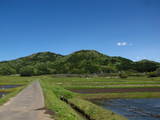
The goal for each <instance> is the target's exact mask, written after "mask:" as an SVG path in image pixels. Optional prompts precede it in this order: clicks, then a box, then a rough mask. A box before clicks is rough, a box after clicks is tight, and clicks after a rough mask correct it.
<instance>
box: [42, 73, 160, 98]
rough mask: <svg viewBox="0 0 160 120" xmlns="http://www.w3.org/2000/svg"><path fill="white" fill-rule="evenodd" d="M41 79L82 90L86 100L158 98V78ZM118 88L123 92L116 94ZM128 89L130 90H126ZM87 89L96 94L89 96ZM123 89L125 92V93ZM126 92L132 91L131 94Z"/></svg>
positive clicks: (159, 80)
mask: <svg viewBox="0 0 160 120" xmlns="http://www.w3.org/2000/svg"><path fill="white" fill-rule="evenodd" d="M41 79H43V80H49V81H50V84H53V85H57V86H61V87H64V88H65V89H68V90H73V91H74V90H75V91H76V90H79V91H81V90H82V91H83V92H84V93H85V94H80V95H81V97H84V98H86V99H90V98H91V99H92V98H93V99H97V98H98V99H101V98H148V97H160V90H159V89H160V77H156V78H148V77H129V78H127V79H121V78H109V77H94V78H77V77H52V76H43V77H42V78H41ZM109 88H110V89H109ZM118 88H120V90H119V91H123V92H119V93H117V92H118V90H117V89H118ZM122 88H124V89H122ZM129 88H131V89H132V90H128V89H129ZM88 89H89V90H90V91H95V90H96V91H97V93H96V92H93V93H94V94H90V93H89V92H88V91H87V90H88ZM98 89H99V90H98ZM101 89H102V90H103V89H107V91H110V90H111V89H116V92H114V91H113V92H104V91H103V92H100V91H101ZM125 89H127V90H126V91H125ZM128 91H132V93H130V92H128ZM79 93H81V92H79ZM87 93H88V94H87Z"/></svg>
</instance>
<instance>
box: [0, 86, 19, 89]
mask: <svg viewBox="0 0 160 120" xmlns="http://www.w3.org/2000/svg"><path fill="white" fill-rule="evenodd" d="M20 86H21V85H0V89H9V88H16V87H20Z"/></svg>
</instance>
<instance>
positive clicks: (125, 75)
mask: <svg viewBox="0 0 160 120" xmlns="http://www.w3.org/2000/svg"><path fill="white" fill-rule="evenodd" d="M119 77H120V78H128V75H127V74H126V73H120V74H119Z"/></svg>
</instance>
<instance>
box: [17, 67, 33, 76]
mask: <svg viewBox="0 0 160 120" xmlns="http://www.w3.org/2000/svg"><path fill="white" fill-rule="evenodd" d="M20 75H21V76H32V75H35V69H34V67H32V66H26V67H23V68H21V69H20Z"/></svg>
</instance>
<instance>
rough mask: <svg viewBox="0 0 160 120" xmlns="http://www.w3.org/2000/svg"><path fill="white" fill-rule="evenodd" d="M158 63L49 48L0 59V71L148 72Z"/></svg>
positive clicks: (1, 73)
mask: <svg viewBox="0 0 160 120" xmlns="http://www.w3.org/2000/svg"><path fill="white" fill-rule="evenodd" d="M159 68H160V63H158V62H155V61H150V60H141V61H138V62H134V61H132V60H129V59H126V58H123V57H111V56H107V55H104V54H102V53H99V52H97V51H95V50H81V51H77V52H74V53H72V54H69V55H66V56H63V55H60V54H55V53H51V52H41V53H36V54H33V55H30V56H27V57H23V58H19V59H16V60H11V61H3V62H0V75H12V74H20V75H21V76H32V75H45V74H105V73H118V72H132V73H145V72H146V73H151V74H155V73H154V72H155V71H157V70H158V69H159Z"/></svg>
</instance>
